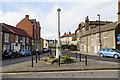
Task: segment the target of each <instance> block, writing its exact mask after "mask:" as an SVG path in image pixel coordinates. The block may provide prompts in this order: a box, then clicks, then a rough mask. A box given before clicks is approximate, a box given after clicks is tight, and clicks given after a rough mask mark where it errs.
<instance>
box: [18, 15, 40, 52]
mask: <svg viewBox="0 0 120 80" xmlns="http://www.w3.org/2000/svg"><path fill="white" fill-rule="evenodd" d="M16 27H18V28H21V29H23V30H24V31H26V32H27V33H28V34H29V35H30V36H32V38H33V39H32V49H38V50H39V51H40V50H41V48H40V46H41V44H40V43H41V41H40V35H41V34H40V32H41V27H40V23H39V21H38V22H37V21H36V19H29V15H25V18H24V19H22V20H21V21H20V22H19V23H18V24H17V25H16Z"/></svg>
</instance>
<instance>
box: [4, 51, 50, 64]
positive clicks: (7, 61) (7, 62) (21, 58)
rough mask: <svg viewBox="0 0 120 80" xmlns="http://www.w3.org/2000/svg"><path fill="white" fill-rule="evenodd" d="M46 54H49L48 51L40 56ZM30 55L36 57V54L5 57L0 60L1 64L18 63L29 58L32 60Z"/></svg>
mask: <svg viewBox="0 0 120 80" xmlns="http://www.w3.org/2000/svg"><path fill="white" fill-rule="evenodd" d="M48 55H49V53H43V54H41V55H40V57H45V56H48ZM32 57H34V58H36V55H32V56H26V57H24V56H21V57H20V58H13V59H9V58H5V59H3V60H2V66H5V65H10V64H16V63H20V62H24V61H29V60H32Z"/></svg>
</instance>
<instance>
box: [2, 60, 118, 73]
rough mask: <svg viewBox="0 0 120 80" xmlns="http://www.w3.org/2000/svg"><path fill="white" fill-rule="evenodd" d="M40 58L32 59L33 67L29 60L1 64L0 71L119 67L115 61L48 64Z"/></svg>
mask: <svg viewBox="0 0 120 80" xmlns="http://www.w3.org/2000/svg"><path fill="white" fill-rule="evenodd" d="M43 59H44V58H42V59H41V60H40V61H38V63H36V62H35V60H34V67H32V66H31V61H26V62H22V63H17V64H13V65H9V66H3V67H2V72H3V73H5V72H50V71H77V70H78V71H79V70H101V69H118V68H119V69H120V65H118V63H117V62H107V61H98V60H91V59H88V65H87V66H86V65H85V63H84V59H82V62H80V61H79V59H78V60H76V61H75V63H71V64H61V66H59V65H58V64H53V65H52V64H50V63H48V62H44V61H43Z"/></svg>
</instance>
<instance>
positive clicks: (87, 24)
mask: <svg viewBox="0 0 120 80" xmlns="http://www.w3.org/2000/svg"><path fill="white" fill-rule="evenodd" d="M87 30H89V18H88V16H87V17H85V31H87Z"/></svg>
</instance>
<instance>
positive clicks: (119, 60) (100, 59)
mask: <svg viewBox="0 0 120 80" xmlns="http://www.w3.org/2000/svg"><path fill="white" fill-rule="evenodd" d="M62 55H63V56H64V55H70V56H71V57H75V58H76V53H70V52H69V53H68V52H63V54H62ZM85 56H86V55H84V54H82V58H83V57H84V58H85ZM77 58H79V53H78V54H77ZM87 58H88V59H93V60H99V61H108V62H119V63H120V59H115V58H113V57H102V58H101V57H100V56H94V55H87Z"/></svg>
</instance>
